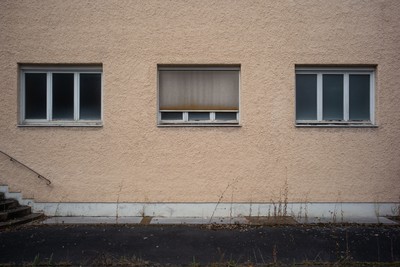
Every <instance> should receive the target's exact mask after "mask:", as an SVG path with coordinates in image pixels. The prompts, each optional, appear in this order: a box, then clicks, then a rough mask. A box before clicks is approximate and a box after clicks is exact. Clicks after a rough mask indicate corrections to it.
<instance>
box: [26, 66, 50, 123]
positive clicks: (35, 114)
mask: <svg viewBox="0 0 400 267" xmlns="http://www.w3.org/2000/svg"><path fill="white" fill-rule="evenodd" d="M46 77H47V75H46V73H25V119H46V117H47V115H46V114H47V104H46V103H47V93H46V92H47V90H46V84H47V78H46Z"/></svg>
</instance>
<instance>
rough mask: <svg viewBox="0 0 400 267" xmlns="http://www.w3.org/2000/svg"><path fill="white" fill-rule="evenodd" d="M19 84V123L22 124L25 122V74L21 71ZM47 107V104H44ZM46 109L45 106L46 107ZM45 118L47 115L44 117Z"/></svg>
mask: <svg viewBox="0 0 400 267" xmlns="http://www.w3.org/2000/svg"><path fill="white" fill-rule="evenodd" d="M20 83H21V89H22V90H21V93H20V96H19V97H20V105H21V109H20V120H19V121H20V122H21V123H23V121H24V120H25V97H26V96H25V72H24V71H23V72H22V73H21V79H20ZM46 95H47V89H46ZM46 105H47V103H46ZM46 108H47V106H46ZM46 116H47V115H46Z"/></svg>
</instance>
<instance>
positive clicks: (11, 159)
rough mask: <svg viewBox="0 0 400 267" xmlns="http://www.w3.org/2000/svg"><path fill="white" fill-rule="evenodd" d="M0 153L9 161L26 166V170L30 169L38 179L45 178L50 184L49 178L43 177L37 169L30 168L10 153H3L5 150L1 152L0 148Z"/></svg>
mask: <svg viewBox="0 0 400 267" xmlns="http://www.w3.org/2000/svg"><path fill="white" fill-rule="evenodd" d="M0 153H1V154H3V155H5V156H7V157H8V158H9V159H10V161H13V162H17V163H19V164H20V165H22V166H24V167H25V168H27V169H28V170H30V171H31V172H33V173H35V174H36V175H37V177H38V178H39V179H42V180H45V181H46V184H47V185H50V184H51V181H50V180H49V179H47V178H46V177H44V176H43V175H41V174H40V173H38V172H37V171H35V170H33V169H32V168H30V167H28V166H26V165H25V164H23V163H22V162H21V161H19V160H17V159H15V158H13V157H11V156H10V155H8V154H7V153H5V152H3V151H1V150H0Z"/></svg>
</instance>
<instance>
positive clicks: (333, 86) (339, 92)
mask: <svg viewBox="0 0 400 267" xmlns="http://www.w3.org/2000/svg"><path fill="white" fill-rule="evenodd" d="M322 84H323V85H322V88H323V89H322V90H323V93H322V97H323V105H322V108H323V111H322V112H323V119H324V120H343V75H342V74H324V75H323V76H322Z"/></svg>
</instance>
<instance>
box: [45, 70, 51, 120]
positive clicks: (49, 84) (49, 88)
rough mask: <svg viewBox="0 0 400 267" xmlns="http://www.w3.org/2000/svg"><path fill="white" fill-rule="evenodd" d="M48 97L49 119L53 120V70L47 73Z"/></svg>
mask: <svg viewBox="0 0 400 267" xmlns="http://www.w3.org/2000/svg"><path fill="white" fill-rule="evenodd" d="M46 79H47V81H46V83H47V84H46V97H47V101H46V104H47V116H46V118H47V120H48V121H51V120H52V119H53V92H52V87H53V73H52V72H47V74H46Z"/></svg>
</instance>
